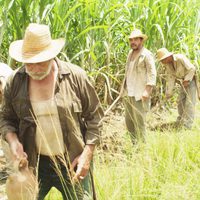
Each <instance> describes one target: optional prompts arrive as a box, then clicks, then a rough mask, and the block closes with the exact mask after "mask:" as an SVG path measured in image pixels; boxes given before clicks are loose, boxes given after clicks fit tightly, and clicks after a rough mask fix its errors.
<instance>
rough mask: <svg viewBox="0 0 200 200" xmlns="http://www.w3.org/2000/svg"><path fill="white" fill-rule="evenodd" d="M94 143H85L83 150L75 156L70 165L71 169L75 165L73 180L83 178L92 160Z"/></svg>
mask: <svg viewBox="0 0 200 200" xmlns="http://www.w3.org/2000/svg"><path fill="white" fill-rule="evenodd" d="M94 149H95V145H86V146H85V148H84V150H83V152H82V153H81V154H80V155H79V156H77V157H76V158H75V159H74V161H73V162H72V165H71V171H73V170H74V168H75V167H76V166H77V169H76V172H75V175H74V177H73V181H74V182H77V181H80V180H83V179H84V178H85V177H86V176H87V174H88V171H89V169H90V163H91V160H92V156H93V152H94Z"/></svg>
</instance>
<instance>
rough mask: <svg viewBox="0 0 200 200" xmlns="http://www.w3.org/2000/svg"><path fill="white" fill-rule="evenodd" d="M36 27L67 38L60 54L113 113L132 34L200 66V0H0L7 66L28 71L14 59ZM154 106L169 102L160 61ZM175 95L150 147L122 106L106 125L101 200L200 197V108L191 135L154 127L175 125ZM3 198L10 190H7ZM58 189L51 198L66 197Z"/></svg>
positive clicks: (99, 153) (152, 122)
mask: <svg viewBox="0 0 200 200" xmlns="http://www.w3.org/2000/svg"><path fill="white" fill-rule="evenodd" d="M30 22H37V23H45V24H49V25H50V29H51V32H52V38H58V37H63V38H65V39H66V43H65V46H64V48H63V51H62V52H61V53H60V54H59V57H60V58H62V59H63V60H66V61H70V62H73V63H75V64H77V65H79V66H81V67H82V68H83V69H85V70H86V71H87V73H88V75H89V77H90V79H91V81H92V83H93V84H94V85H95V88H96V91H97V93H98V96H99V98H100V100H101V103H102V105H103V107H104V109H105V110H106V109H107V108H108V107H109V105H110V104H111V103H112V102H113V101H114V100H115V99H116V97H117V96H118V94H119V90H120V87H121V82H122V79H123V77H124V69H125V67H124V66H125V62H126V56H127V53H128V51H129V49H130V47H129V44H128V35H129V34H130V32H131V31H132V30H133V29H134V28H139V29H141V30H142V31H143V32H144V33H145V34H146V35H148V36H149V39H148V40H147V41H146V43H145V47H147V48H148V49H149V50H150V51H152V52H153V54H154V55H155V53H156V51H157V49H159V48H161V47H166V48H168V49H169V50H170V51H173V52H179V53H184V54H185V55H186V56H187V57H188V58H190V60H191V61H192V62H193V63H194V64H195V66H196V67H197V73H198V76H200V74H199V64H200V2H199V1H198V0H156V1H153V0H135V1H133V0H132V1H131V0H108V1H106V0H67V1H66V0H34V1H32V0H1V1H0V47H1V48H0V62H4V63H8V64H9V65H10V66H11V67H12V68H13V69H15V68H17V67H19V66H21V64H20V63H17V62H16V61H14V60H12V59H11V58H10V57H9V55H8V49H9V45H10V43H11V42H12V41H13V40H18V39H22V38H23V34H24V30H25V28H26V27H27V25H28V24H29V23H30ZM156 67H157V71H158V74H159V76H158V78H157V86H156V89H155V90H154V93H153V96H152V101H153V104H154V105H156V104H157V103H158V104H159V103H160V104H162V103H163V102H164V101H165V96H164V88H165V79H164V78H163V76H162V73H163V71H162V69H161V67H160V65H159V63H158V62H156ZM175 100H176V95H175V97H173V98H172V100H171V101H170V103H168V104H167V107H166V108H167V109H164V110H152V111H151V112H150V113H149V115H148V119H147V122H148V131H147V136H146V143H139V144H137V145H135V146H133V145H132V144H131V141H130V138H129V135H128V133H127V131H126V128H125V124H124V118H123V114H124V111H123V106H122V105H118V107H117V108H116V109H115V110H114V113H111V114H110V115H109V116H108V117H106V118H105V121H104V129H103V132H102V138H103V139H102V143H101V145H100V146H99V147H98V148H97V150H96V153H95V159H94V174H95V183H96V192H97V196H98V200H135V199H136V200H189V199H190V200H198V199H200V184H199V183H200V131H199V129H200V128H199V124H200V105H199V103H198V105H197V111H196V119H195V123H194V126H193V128H192V130H183V129H181V130H176V129H173V128H170V127H168V128H166V129H165V130H161V129H159V128H157V129H153V128H154V127H155V126H156V127H159V126H163V124H166V123H167V122H172V121H175V119H176V116H177V111H176V109H175V105H176V101H175ZM1 194H2V195H3V194H4V185H0V200H3V199H2V198H3V197H2V198H1ZM59 199H61V195H60V194H59V193H58V192H57V191H56V190H55V189H53V190H52V191H51V192H50V194H49V196H48V197H47V198H46V200H59Z"/></svg>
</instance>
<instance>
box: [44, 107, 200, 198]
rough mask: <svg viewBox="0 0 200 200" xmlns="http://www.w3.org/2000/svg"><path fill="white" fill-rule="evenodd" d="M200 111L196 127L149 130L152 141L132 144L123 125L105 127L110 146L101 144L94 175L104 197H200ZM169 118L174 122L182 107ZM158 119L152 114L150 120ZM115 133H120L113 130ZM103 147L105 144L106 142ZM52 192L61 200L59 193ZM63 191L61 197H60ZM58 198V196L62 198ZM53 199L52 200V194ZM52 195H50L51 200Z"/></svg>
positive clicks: (147, 139)
mask: <svg viewBox="0 0 200 200" xmlns="http://www.w3.org/2000/svg"><path fill="white" fill-rule="evenodd" d="M199 110H200V104H198V106H197V112H196V119H195V123H194V126H193V128H192V130H183V129H182V130H179V131H177V130H165V131H164V132H160V131H154V132H153V131H149V130H148V133H147V137H146V143H145V144H144V143H139V144H138V145H135V146H132V144H131V141H130V138H129V135H128V134H127V133H126V131H125V130H124V131H123V132H122V131H121V130H120V129H119V126H121V129H122V130H123V129H124V125H123V123H122V124H121V125H119V123H121V122H118V121H117V122H116V124H117V127H116V130H113V129H114V126H115V124H113V128H112V127H109V128H105V130H106V131H105V132H104V134H109V136H111V137H112V135H113V138H110V140H112V141H109V140H108V139H106V141H105V140H104V144H107V149H106V150H102V148H100V147H99V148H98V150H97V151H96V155H95V165H94V175H95V184H96V191H97V195H98V199H99V200H108V199H109V200H135V199H136V200H198V199H200V185H199V180H200V132H199V123H200V120H199V116H200V114H199ZM172 112H173V113H172V115H169V116H167V117H166V116H163V119H164V118H166V119H165V122H170V121H174V120H175V119H176V116H177V111H176V110H172ZM151 117H154V115H153V114H150V116H149V119H150V118H151ZM113 131H115V134H110V133H111V132H113ZM102 146H103V145H102ZM50 195H55V196H54V199H55V200H59V199H61V197H59V196H58V195H59V193H58V192H55V190H52V191H51V193H50ZM56 195H57V196H56ZM56 197H57V198H56ZM47 199H48V198H47ZM50 199H51V198H49V200H50Z"/></svg>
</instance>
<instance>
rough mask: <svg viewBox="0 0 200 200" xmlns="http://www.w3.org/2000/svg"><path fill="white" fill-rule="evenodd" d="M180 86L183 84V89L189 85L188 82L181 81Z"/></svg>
mask: <svg viewBox="0 0 200 200" xmlns="http://www.w3.org/2000/svg"><path fill="white" fill-rule="evenodd" d="M182 84H183V86H184V88H186V87H188V85H189V84H190V81H183V82H182Z"/></svg>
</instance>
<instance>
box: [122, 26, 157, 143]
mask: <svg viewBox="0 0 200 200" xmlns="http://www.w3.org/2000/svg"><path fill="white" fill-rule="evenodd" d="M146 39H147V36H146V35H145V34H143V33H142V32H141V31H140V30H138V29H136V30H134V31H133V32H132V33H131V34H130V36H129V42H130V46H131V50H130V52H129V54H128V57H127V63H126V72H125V79H124V84H123V88H124V89H125V90H126V91H127V96H126V97H125V98H124V103H125V121H126V126H127V129H128V131H129V132H130V135H131V139H132V142H133V143H135V142H136V140H138V139H142V140H144V139H145V132H146V131H145V118H146V114H147V111H148V110H149V107H150V95H151V92H152V88H153V86H155V84H156V68H155V62H154V58H153V55H152V53H151V52H150V51H149V50H148V49H146V48H145V47H143V43H144V41H145V40H146Z"/></svg>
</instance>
